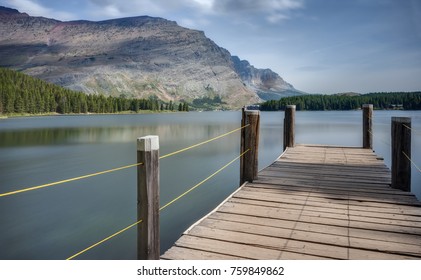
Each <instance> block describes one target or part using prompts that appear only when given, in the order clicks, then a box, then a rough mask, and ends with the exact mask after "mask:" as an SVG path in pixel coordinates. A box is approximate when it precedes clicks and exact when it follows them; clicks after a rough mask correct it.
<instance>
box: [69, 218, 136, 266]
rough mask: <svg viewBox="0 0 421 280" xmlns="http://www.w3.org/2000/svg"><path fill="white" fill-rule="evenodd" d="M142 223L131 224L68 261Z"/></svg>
mask: <svg viewBox="0 0 421 280" xmlns="http://www.w3.org/2000/svg"><path fill="white" fill-rule="evenodd" d="M141 222H142V220H139V221H137V222H136V223H133V224H131V225H130V226H128V227H125V228H123V229H122V230H119V231H117V232H116V233H114V234H112V235H110V236H108V237H106V238H104V239H102V240H101V241H98V242H97V243H95V244H93V245H91V246H89V247H88V248H86V249H83V250H82V251H80V252H78V253H76V254H74V255H73V256H71V257H68V258H67V259H66V260H71V259H74V258H76V257H77V256H79V255H81V254H83V253H85V252H87V251H89V250H91V249H92V248H95V247H96V246H98V245H99V244H102V243H104V242H105V241H107V240H110V239H111V238H113V237H115V236H117V235H119V234H121V233H123V232H125V231H126V230H128V229H130V228H132V227H134V226H135V225H138V224H140V223H141Z"/></svg>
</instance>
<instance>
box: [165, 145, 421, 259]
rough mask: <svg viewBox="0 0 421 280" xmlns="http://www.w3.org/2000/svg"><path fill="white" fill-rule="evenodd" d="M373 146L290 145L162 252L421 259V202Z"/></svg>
mask: <svg viewBox="0 0 421 280" xmlns="http://www.w3.org/2000/svg"><path fill="white" fill-rule="evenodd" d="M390 184H391V171H390V170H389V169H388V168H387V167H386V166H385V164H384V162H383V160H382V159H381V158H378V157H377V155H376V154H374V153H373V152H372V150H371V149H362V148H355V147H332V146H317V145H298V146H295V147H293V148H291V147H290V148H287V150H286V151H285V152H284V154H283V155H282V156H281V157H280V158H279V159H278V160H276V161H275V162H274V163H273V164H272V165H270V166H269V167H267V168H265V169H263V170H262V171H260V172H259V173H258V177H257V179H256V180H254V181H253V183H246V184H244V185H243V186H241V187H240V188H239V190H238V191H236V192H235V193H234V194H233V195H232V196H230V197H229V198H228V199H227V200H226V201H225V202H224V203H223V204H221V205H220V206H219V207H218V208H217V209H215V210H214V211H213V212H211V213H210V214H209V215H208V216H206V217H205V218H203V219H202V220H200V221H199V222H198V223H196V224H195V225H194V226H192V227H191V228H190V229H189V230H187V231H186V232H185V233H184V234H183V235H182V236H181V238H180V239H179V240H178V241H177V242H176V243H175V245H174V246H173V247H172V248H170V249H169V250H168V251H167V252H165V253H164V254H163V255H162V256H161V259H190V260H192V259H363V260H366V259H393V260H397V259H421V203H420V202H419V201H417V199H416V198H415V196H414V195H413V194H411V193H409V192H404V191H401V190H397V189H392V188H391V187H390Z"/></svg>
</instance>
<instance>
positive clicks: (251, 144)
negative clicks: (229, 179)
mask: <svg viewBox="0 0 421 280" xmlns="http://www.w3.org/2000/svg"><path fill="white" fill-rule="evenodd" d="M241 124H242V126H244V125H248V126H247V127H245V128H244V129H243V131H244V133H241V153H243V152H245V151H247V150H249V151H248V152H247V153H246V154H244V156H243V157H242V158H241V162H240V169H241V170H240V185H242V184H243V183H244V182H246V181H247V182H253V180H255V179H257V172H258V171H259V170H258V168H259V167H258V165H259V160H258V158H259V132H260V111H255V110H244V113H243V119H242V120H241Z"/></svg>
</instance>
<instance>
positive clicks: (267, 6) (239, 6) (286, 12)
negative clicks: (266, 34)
mask: <svg viewBox="0 0 421 280" xmlns="http://www.w3.org/2000/svg"><path fill="white" fill-rule="evenodd" d="M302 8H304V1H303V0H259V1H255V0H221V1H217V2H215V3H214V9H215V10H216V11H217V12H222V13H229V14H248V15H262V16H263V17H264V18H266V20H267V21H268V22H270V23H278V22H280V21H282V20H286V19H289V18H290V13H291V12H292V11H294V10H297V9H302Z"/></svg>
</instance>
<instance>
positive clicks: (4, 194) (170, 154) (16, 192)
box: [0, 124, 249, 197]
mask: <svg viewBox="0 0 421 280" xmlns="http://www.w3.org/2000/svg"><path fill="white" fill-rule="evenodd" d="M247 126H249V124H248V125H245V126H243V127H240V128H237V129H234V130H232V131H230V132H227V133H224V134H222V135H219V136H217V137H214V138H212V139H209V140H206V141H203V142H201V143H198V144H195V145H192V146H190V147H187V148H184V149H181V150H178V151H175V152H173V153H169V154H166V155H163V156H161V157H160V159H163V158H167V157H170V156H173V155H176V154H179V153H182V152H185V151H187V150H190V149H193V148H196V147H198V146H201V145H204V144H207V143H209V142H211V141H214V140H217V139H219V138H222V137H225V136H227V135H229V134H231V133H234V132H236V131H238V130H241V129H243V128H245V127H247ZM141 164H143V163H135V164H130V165H126V166H122V167H118V168H114V169H109V170H105V171H101V172H97V173H93V174H88V175H84V176H80V177H75V178H71V179H66V180H62V181H58V182H53V183H48V184H44V185H39V186H34V187H30V188H25V189H21V190H17V191H11V192H7V193H1V194H0V197H3V196H9V195H14V194H18V193H22V192H28V191H33V190H38V189H42V188H46V187H51V186H55V185H59V184H63V183H68V182H72V181H76V180H81V179H85V178H89V177H93V176H98V175H102V174H105V173H110V172H114V171H119V170H122V169H126V168H131V167H135V166H138V165H141Z"/></svg>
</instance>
